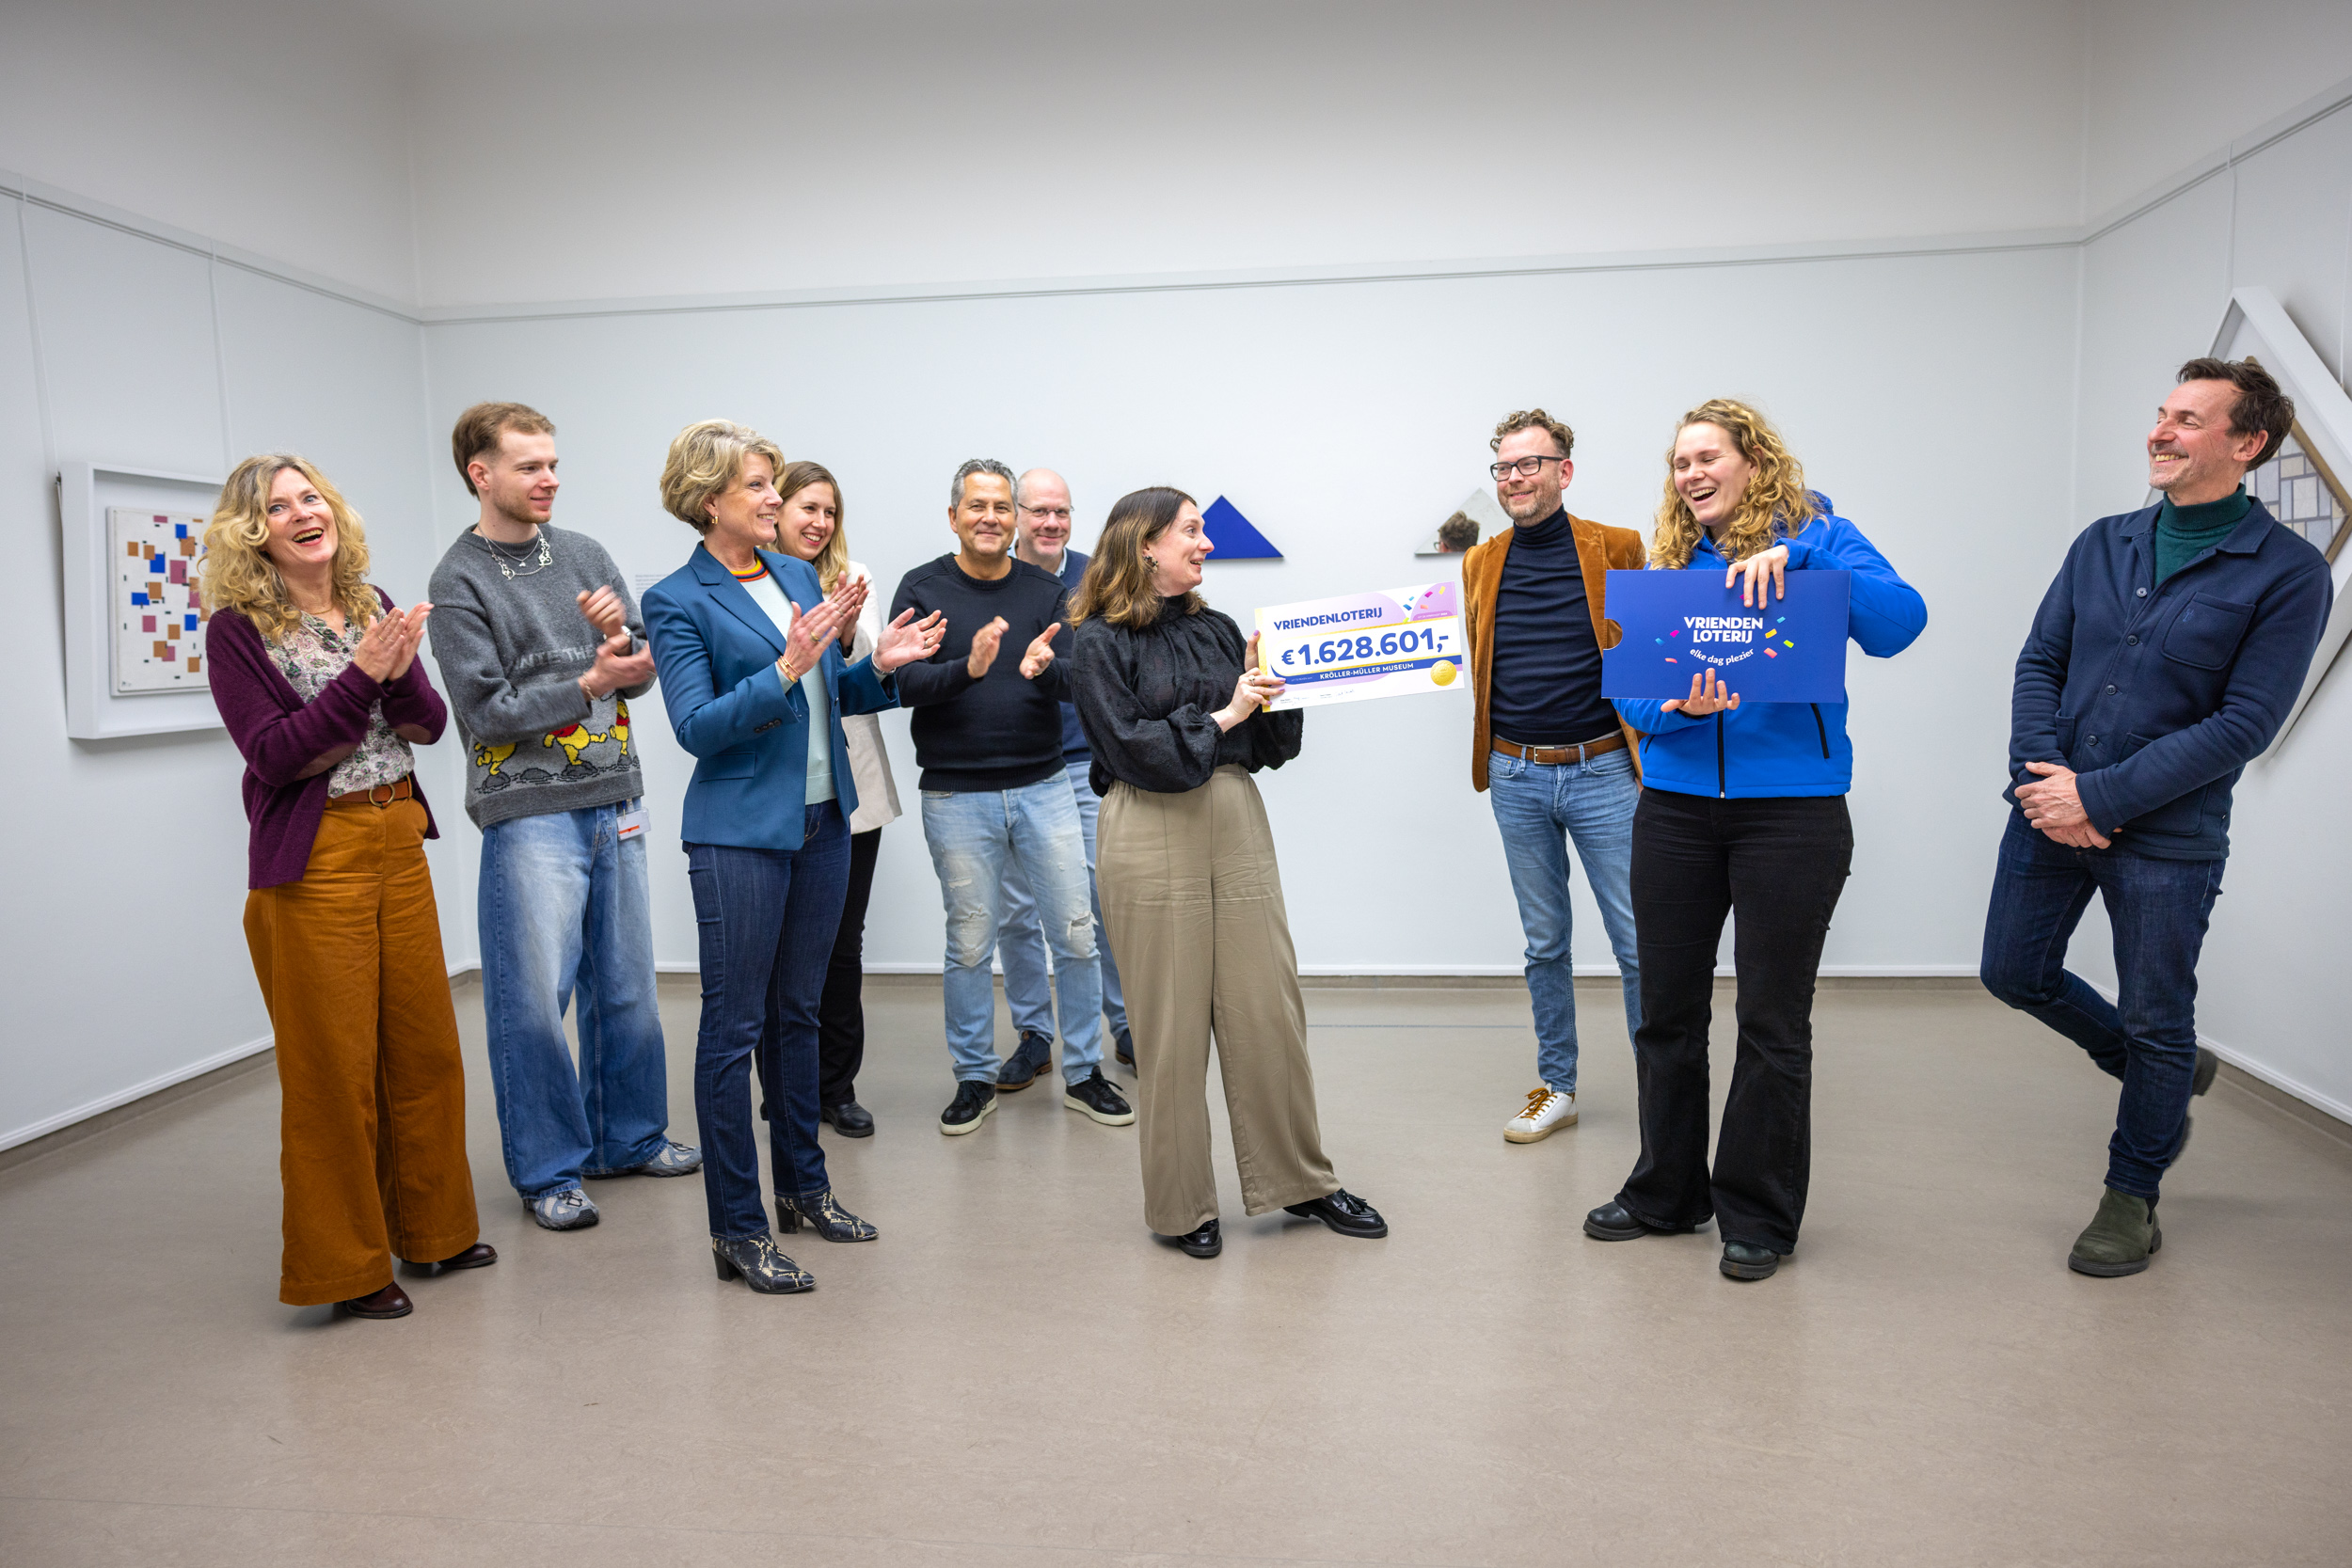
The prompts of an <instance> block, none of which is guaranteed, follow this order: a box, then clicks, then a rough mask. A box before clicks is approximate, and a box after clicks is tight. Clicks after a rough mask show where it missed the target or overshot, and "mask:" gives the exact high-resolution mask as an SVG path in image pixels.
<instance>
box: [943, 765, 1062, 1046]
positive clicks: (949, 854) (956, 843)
mask: <svg viewBox="0 0 2352 1568" xmlns="http://www.w3.org/2000/svg"><path fill="white" fill-rule="evenodd" d="M923 837H924V839H925V840H926V841H927V842H928V843H929V844H930V847H931V864H932V866H933V867H934V868H935V869H936V870H937V871H938V873H939V892H940V899H941V902H942V903H943V904H945V905H946V911H947V963H946V975H945V977H944V978H945V985H944V990H945V991H946V1008H947V1050H948V1052H949V1053H950V1054H952V1055H953V1056H954V1058H955V1064H956V1078H957V1079H958V1081H959V1082H977V1083H983V1084H993V1083H994V1082H996V1071H997V1069H998V1067H999V1065H1000V1064H999V1062H998V1060H997V1057H996V986H995V982H994V980H993V977H992V976H991V975H990V974H989V959H990V958H991V957H992V956H993V954H994V953H995V951H996V927H997V922H998V919H999V916H1000V914H1001V912H1002V908H1003V900H1004V884H1005V867H1006V861H1007V859H1008V858H1011V859H1013V860H1015V861H1016V862H1017V863H1018V864H1019V866H1020V869H1021V871H1022V874H1023V876H1024V877H1025V879H1026V880H1027V882H1028V884H1029V890H1030V892H1031V894H1032V895H1035V897H1036V900H1037V919H1038V924H1039V925H1041V926H1042V927H1044V928H1045V944H1046V946H1047V947H1048V948H1049V949H1050V950H1051V951H1052V953H1053V955H1054V1000H1055V1004H1056V1009H1057V1011H1058V1012H1059V1013H1060V1015H1061V1020H1062V1056H1061V1071H1062V1077H1063V1079H1064V1080H1065V1081H1067V1082H1069V1083H1073V1084H1074V1083H1077V1082H1078V1081H1079V1080H1080V1079H1083V1078H1085V1077H1086V1076H1087V1075H1088V1074H1089V1073H1091V1072H1093V1071H1094V1069H1095V1068H1096V1065H1097V1064H1099V1063H1100V1062H1101V1061H1102V1059H1103V977H1102V971H1101V968H1100V966H1099V964H1098V963H1097V962H1096V959H1095V951H1094V901H1093V898H1092V895H1091V892H1090V889H1089V878H1088V876H1087V855H1086V837H1085V833H1084V832H1083V831H1082V828H1081V825H1080V823H1079V821H1078V805H1077V801H1076V800H1073V798H1072V796H1071V793H1070V781H1069V780H1068V779H1066V778H1064V777H1063V776H1062V773H1061V771H1060V769H1058V768H1057V769H1056V770H1055V771H1054V773H1053V775H1052V776H1051V777H1049V778H1045V779H1041V780H1040V781H1039V782H1038V783H1036V784H1025V785H1023V786H1022V787H1021V788H1019V789H991V790H971V791H963V790H959V791H955V792H953V793H950V792H947V791H944V790H930V789H927V790H925V791H924V792H923Z"/></svg>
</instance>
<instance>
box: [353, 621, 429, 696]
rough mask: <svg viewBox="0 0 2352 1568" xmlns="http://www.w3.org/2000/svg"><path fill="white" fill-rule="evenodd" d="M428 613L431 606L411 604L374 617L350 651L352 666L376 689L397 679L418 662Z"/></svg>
mask: <svg viewBox="0 0 2352 1568" xmlns="http://www.w3.org/2000/svg"><path fill="white" fill-rule="evenodd" d="M431 613H433V607H432V606H431V605H429V604H414V605H411V606H409V607H408V608H407V609H406V610H387V611H386V612H385V613H383V614H381V615H379V616H377V617H376V618H375V619H374V620H373V621H370V622H369V623H368V629H367V630H365V631H363V632H361V633H360V634H359V641H358V645H356V646H355V647H354V648H353V649H352V650H351V662H352V663H354V664H356V665H358V667H359V672H360V673H362V674H364V675H366V676H367V677H368V678H369V679H370V680H373V681H374V682H376V683H377V684H378V685H384V684H388V683H389V682H392V681H396V680H398V679H400V677H401V676H403V675H405V674H406V673H408V667H409V666H410V665H411V664H414V663H415V662H416V661H417V645H418V644H419V643H420V642H421V641H423V639H424V618H425V617H426V616H427V615H430V614H431Z"/></svg>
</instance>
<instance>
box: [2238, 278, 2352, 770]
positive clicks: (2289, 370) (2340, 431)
mask: <svg viewBox="0 0 2352 1568" xmlns="http://www.w3.org/2000/svg"><path fill="white" fill-rule="evenodd" d="M2213 353H2214V355H2215V356H2217V357H2218V358H2222V359H2243V358H2245V357H2247V356H2249V355H2251V356H2253V357H2254V358H2256V359H2258V360H2260V361H2261V362H2262V365H2263V368H2264V369H2265V370H2267V371H2268V372H2270V373H2271V374H2272V375H2273V376H2274V377H2276V378H2277V380H2278V383H2279V385H2280V388H2283V389H2284V390H2285V392H2286V394H2287V396H2289V397H2291V398H2293V399H2294V400H2295V425H2296V431H2295V434H2296V439H2297V440H2298V441H2299V442H2300V443H2302V445H2303V446H2304V448H2305V449H2306V450H2307V451H2310V452H2311V454H2312V456H2313V457H2315V458H2316V459H2318V461H2319V463H2320V465H2321V466H2322V467H2324V468H2325V469H2327V470H2328V471H2329V472H2330V473H2331V474H2334V475H2347V474H2352V397H2347V396H2345V395H2344V388H2343V387H2342V385H2340V384H2339V383H2338V382H2337V380H2336V378H2335V376H2334V375H2333V374H2331V373H2330V372H2328V367H2327V364H2326V363H2325V362H2324V361H2323V360H2321V358H2320V357H2319V355H2318V353H2317V352H2316V351H2314V350H2313V349H2312V345H2311V344H2310V343H2309V342H2308V341H2305V340H2304V337H2303V334H2302V332H2301V331H2300V330H2299V329H2297V327H2296V325H2295V323H2294V321H2293V319H2292V318H2290V317H2289V316H2288V315H2287V312H2286V308H2285V307H2284V306H2282V305H2280V303H2279V296H2278V295H2276V294H2274V293H2271V292H2270V291H2269V290H2268V289H2265V288H2258V287H2257V288H2244V289H2240V290H2238V291H2237V292H2236V293H2233V294H2232V295H2231V296H2230V306H2229V309H2226V310H2224V311H2223V312H2222V313H2221V327H2220V330H2219V331H2217V332H2216V333H2215V334H2214V339H2213ZM2250 487H2251V486H2250V485H2249V488H2250ZM2329 570H2330V571H2331V572H2332V573H2333V574H2334V578H2335V589H2336V602H2335V608H2334V610H2332V611H2331V612H2330V613H2329V615H2328V626H2327V629H2326V630H2325V631H2324V632H2322V633H2321V634H2320V639H2319V648H2318V651H2317V652H2315V653H2314V654H2312V668H2311V673H2309V674H2306V675H2305V676H2304V677H2303V689H2302V690H2300V691H2299V692H2297V693H2296V698H2295V704H2294V705H2293V706H2291V707H2289V708H2288V709H2287V717H2286V721H2285V722H2284V723H2282V724H2280V726H2279V733H2278V734H2277V735H2275V736H2272V737H2271V740H2270V744H2269V746H2268V747H2266V748H2265V750H2264V752H2263V755H2264V756H2265V757H2269V756H2274V755H2276V754H2277V753H2278V751H2279V749H2280V747H2281V746H2283V745H2285V744H2286V739H2287V736H2289V735H2291V734H2293V733H2294V730H2295V721H2296V720H2297V719H2300V718H2301V717H2302V716H2303V709H2304V708H2305V707H2306V706H2308V705H2310V703H2311V700H2312V692H2314V691H2316V690H2318V689H2319V683H2320V682H2321V681H2322V680H2325V679H2326V678H2327V675H2328V666H2329V665H2330V664H2332V663H2334V662H2335V657H2336V654H2337V653H2338V651H2339V650H2341V649H2342V648H2343V646H2344V639H2345V638H2346V637H2347V636H2348V635H2352V595H2348V594H2346V589H2347V588H2352V549H2338V550H2337V551H2336V552H2335V554H2334V559H2333V561H2332V562H2330V563H2329Z"/></svg>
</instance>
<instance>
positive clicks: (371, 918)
mask: <svg viewBox="0 0 2352 1568" xmlns="http://www.w3.org/2000/svg"><path fill="white" fill-rule="evenodd" d="M367 569H368V547H367V542H366V536H365V534H364V532H363V531H362V530H361V528H360V524H359V518H358V514H356V513H354V512H353V511H352V510H351V508H350V507H349V506H348V505H346V504H345V503H344V501H343V499H342V496H340V495H338V494H337V493H336V491H335V487H334V486H333V485H332V484H329V483H327V482H326V477H325V476H324V475H322V474H321V473H320V472H319V471H318V470H317V469H316V468H313V467H310V464H308V463H306V462H304V461H303V460H302V459H301V458H299V457H294V456H292V455H289V454H286V453H266V454H264V455H262V456H260V457H249V458H247V459H246V460H245V461H244V462H243V463H240V464H238V465H237V468H236V471H235V472H234V473H232V474H230V476H229V482H228V483H226V484H224V485H222V486H221V491H220V504H219V505H218V506H217V507H216V508H215V511H214V513H213V516H212V521H211V523H210V524H209V526H207V527H206V529H205V531H204V562H203V574H202V590H201V591H202V594H203V601H204V610H205V613H206V614H207V615H208V617H209V626H208V629H207V631H206V634H205V652H206V654H207V655H208V657H210V658H211V660H212V688H213V700H214V701H215V703H216V704H218V705H219V707H220V716H221V719H222V721H223V722H225V723H226V724H227V725H228V726H229V735H230V738H231V739H233V740H234V741H236V743H237V750H238V751H240V752H243V753H244V754H245V763H246V768H245V812H246V819H247V820H248V821H249V822H250V823H251V824H252V834H251V844H250V862H251V868H252V877H251V880H250V882H249V886H250V887H251V889H252V891H251V892H250V893H249V894H248V895H246V906H245V934H246V944H247V946H248V947H250V948H251V950H252V953H253V972H254V974H256V975H257V976H259V977H260V979H261V982H262V1000H263V1001H264V1002H265V1003H266V1004H267V1005H268V1007H269V1015H270V1023H271V1026H272V1027H273V1028H274V1029H275V1030H276V1031H277V1037H278V1039H277V1044H278V1084H279V1085H280V1087H281V1088H282V1090H283V1096H284V1112H283V1119H282V1121H281V1124H280V1140H279V1141H280V1148H281V1152H280V1155H279V1161H278V1164H279V1172H280V1174H281V1176H282V1177H283V1179H284V1181H285V1189H286V1212H285V1237H286V1250H285V1258H284V1262H283V1264H282V1266H281V1269H280V1273H279V1278H278V1299H279V1300H280V1301H283V1302H286V1303H288V1304H290V1305H293V1306H296V1307H310V1306H319V1305H324V1304H326V1303H330V1302H336V1303H341V1304H342V1306H343V1307H344V1308H345V1309H346V1310H348V1311H349V1312H350V1313H351V1314H352V1316H354V1317H358V1318H399V1317H405V1316H406V1315H407V1314H408V1312H409V1311H410V1310H411V1303H410V1302H409V1300H408V1296H407V1294H406V1292H405V1291H402V1290H401V1288H400V1286H399V1284H398V1283H397V1282H396V1281H395V1280H394V1279H393V1277H392V1267H393V1259H394V1258H395V1257H399V1258H404V1259H408V1260H409V1261H410V1262H411V1263H412V1264H421V1265H423V1266H424V1267H425V1268H427V1269H428V1270H429V1271H430V1272H433V1273H440V1272H442V1271H444V1270H449V1269H475V1268H480V1267H482V1266H483V1265H484V1264H486V1263H495V1262H497V1261H498V1254H497V1253H496V1252H494V1251H492V1250H491V1249H490V1247H489V1246H487V1245H486V1244H485V1243H482V1242H481V1241H480V1240H479V1239H478V1238H479V1237H480V1234H481V1231H480V1227H479V1225H478V1223H477V1221H476V1217H475V1213H474V1201H473V1174H472V1171H471V1170H470V1169H469V1166H468V1165H467V1163H466V1081H465V1069H464V1067H463V1066H462V1065H461V1063H460V1061H459V1059H458V1053H457V1016H456V1013H455V1011H454V1009H453V1007H452V1006H451V1004H450V994H449V970H448V967H447V965H446V964H445V963H444V962H443V960H442V958H441V924H440V916H439V914H438V912H437V911H436V909H435V908H434V903H433V879H432V876H431V874H430V873H429V872H428V871H427V870H426V868H425V861H424V841H425V840H426V839H428V838H432V837H435V836H437V834H436V832H435V830H434V826H433V817H432V814H431V813H430V812H428V811H427V810H426V809H425V803H424V795H423V792H422V791H421V790H419V789H418V788H417V785H416V781H415V779H414V777H413V776H412V769H413V767H414V763H413V759H412V758H411V756H410V753H409V750H408V749H409V747H410V745H411V744H416V745H429V744H431V743H432V742H433V741H435V740H437V739H438V738H440V734H441V726H442V724H443V723H444V722H445V721H446V720H447V718H448V715H447V712H446V710H445V709H444V708H443V707H442V705H441V697H440V693H438V692H437V691H435V690H434V689H433V684H432V682H431V681H429V680H427V679H426V678H425V673H424V666H423V665H422V664H421V663H420V662H419V661H418V659H417V649H418V646H419V645H420V643H421V641H423V636H424V618H425V615H426V613H427V612H428V611H429V610H431V608H432V607H431V606H430V605H422V604H421V605H417V606H415V607H414V608H412V609H410V610H407V611H406V612H405V613H404V612H402V611H400V610H394V609H392V602H391V599H390V598H389V596H388V595H386V594H384V593H383V592H382V591H381V590H379V589H375V588H372V587H370V586H369V585H368V583H367Z"/></svg>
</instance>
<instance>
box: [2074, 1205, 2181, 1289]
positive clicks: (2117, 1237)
mask: <svg viewBox="0 0 2352 1568" xmlns="http://www.w3.org/2000/svg"><path fill="white" fill-rule="evenodd" d="M2163 1245H2164V1232H2163V1230H2162V1229H2160V1228H2158V1227H2157V1225H2156V1216H2155V1215H2154V1214H2153V1213H2152V1212H2149V1208H2148V1200H2147V1199H2146V1198H2144V1197H2134V1196H2132V1195H2131V1194H2129V1193H2119V1192H2117V1191H2116V1190H2115V1189H2114V1188H2113V1187H2109V1188H2108V1189H2107V1190H2106V1192H2105V1193H2103V1194H2101V1195H2100V1197H2099V1212H2097V1213H2095V1214H2093V1215H2091V1216H2090V1224H2089V1225H2087V1226H2085V1227H2083V1233H2082V1234H2081V1235H2079V1236H2077V1237H2075V1238H2074V1251H2073V1252H2070V1253H2068V1254H2067V1255H2066V1266H2067V1267H2068V1268H2070V1269H2072V1270H2074V1272H2075V1273H2076V1274H2089V1275H2098V1276H2099V1277H2100V1278H2102V1279H2113V1278H2115V1277H2117V1276H2118V1275H2127V1274H2137V1273H2138V1272H2139V1271H2140V1270H2142V1269H2144V1268H2146V1267H2147V1266H2148V1259H2149V1257H2150V1255H2151V1254H2153V1252H2155V1250H2156V1249H2157V1248H2159V1247H2161V1246H2163Z"/></svg>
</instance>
